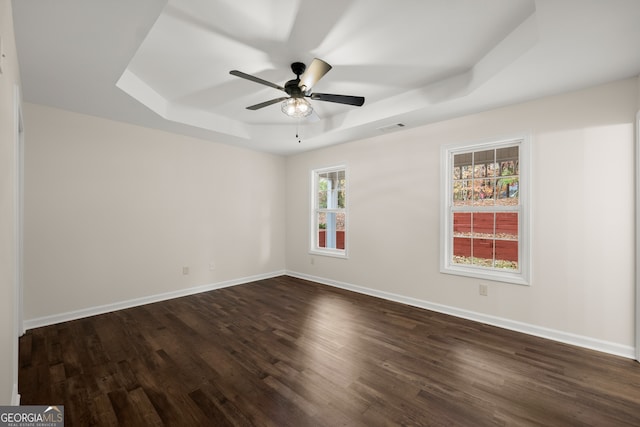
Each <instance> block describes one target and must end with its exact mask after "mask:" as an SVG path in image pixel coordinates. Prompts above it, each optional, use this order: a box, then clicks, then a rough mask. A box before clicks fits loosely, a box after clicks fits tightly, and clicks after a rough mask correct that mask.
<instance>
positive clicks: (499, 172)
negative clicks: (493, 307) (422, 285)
mask: <svg viewBox="0 0 640 427" xmlns="http://www.w3.org/2000/svg"><path fill="white" fill-rule="evenodd" d="M526 157H527V156H526V144H525V140H524V139H517V140H511V141H502V142H497V143H483V144H475V145H467V146H460V147H454V148H445V149H443V161H444V162H443V165H444V168H445V169H446V171H445V174H446V175H445V176H444V177H443V178H444V179H443V182H444V183H445V186H446V188H445V191H444V201H443V205H444V211H443V218H444V222H443V230H444V233H443V237H442V244H441V246H442V256H441V271H443V272H445V273H453V274H461V275H468V276H474V277H481V278H487V279H492V280H501V281H508V282H514V283H521V284H522V283H527V281H528V278H527V271H528V270H527V268H528V265H526V264H527V256H528V250H527V246H526V245H527V242H526V221H524V219H525V215H526V210H525V206H526V197H525V198H523V197H522V191H521V183H522V174H521V166H522V165H523V164H524V163H523V161H526Z"/></svg>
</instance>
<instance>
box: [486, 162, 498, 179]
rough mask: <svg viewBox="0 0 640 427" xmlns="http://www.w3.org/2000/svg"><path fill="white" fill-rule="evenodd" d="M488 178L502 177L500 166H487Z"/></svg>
mask: <svg viewBox="0 0 640 427" xmlns="http://www.w3.org/2000/svg"><path fill="white" fill-rule="evenodd" d="M487 176H500V165H499V164H498V163H489V164H488V165H487Z"/></svg>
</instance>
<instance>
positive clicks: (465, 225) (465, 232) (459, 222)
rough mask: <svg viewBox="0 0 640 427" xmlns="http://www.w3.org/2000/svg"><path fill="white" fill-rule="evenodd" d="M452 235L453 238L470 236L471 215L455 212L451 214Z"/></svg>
mask: <svg viewBox="0 0 640 427" xmlns="http://www.w3.org/2000/svg"><path fill="white" fill-rule="evenodd" d="M453 235H454V236H455V237H461V236H462V237H469V236H471V213H469V212H456V213H454V214H453Z"/></svg>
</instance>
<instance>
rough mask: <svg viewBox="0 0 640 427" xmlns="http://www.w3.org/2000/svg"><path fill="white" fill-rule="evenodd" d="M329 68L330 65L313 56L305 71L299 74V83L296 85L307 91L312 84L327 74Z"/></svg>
mask: <svg viewBox="0 0 640 427" xmlns="http://www.w3.org/2000/svg"><path fill="white" fill-rule="evenodd" d="M330 69H331V65H329V64H327V63H326V62H324V61H323V60H322V59H318V58H315V59H314V60H313V61H311V65H309V66H308V67H307V69H306V71H305V72H304V73H302V75H301V76H300V83H298V87H299V88H300V89H302V91H303V92H309V91H310V90H311V88H312V87H313V85H315V84H316V83H318V80H320V79H321V78H322V77H323V76H324V75H325V74H327V73H328V72H329V70H330Z"/></svg>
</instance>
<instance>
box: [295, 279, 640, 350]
mask: <svg viewBox="0 0 640 427" xmlns="http://www.w3.org/2000/svg"><path fill="white" fill-rule="evenodd" d="M286 274H287V275H289V276H292V277H297V278H299V279H304V280H310V281H312V282H317V283H321V284H323V285H329V286H334V287H336V288H340V289H345V290H348V291H353V292H357V293H360V294H365V295H369V296H373V297H377V298H382V299H386V300H389V301H394V302H399V303H401V304H406V305H410V306H414V307H418V308H423V309H426V310H431V311H435V312H438V313H444V314H449V315H452V316H456V317H460V318H463V319H467V320H473V321H475V322H480V323H484V324H487V325H491V326H497V327H499V328H504V329H509V330H512V331H516V332H521V333H525V334H528V335H533V336H537V337H540V338H546V339H550V340H553V341H558V342H562V343H565V344H570V345H575V346H578V347H583V348H587V349H590V350H596V351H601V352H603V353H608V354H612V355H615V356H621V357H625V358H628V359H633V358H634V350H635V349H634V347H633V346H626V345H622V344H618V343H614V342H610V341H604V340H599V339H596V338H592V337H587V336H584V335H577V334H573V333H570V332H564V331H559V330H556V329H550V328H545V327H542V326H537V325H532V324H529V323H524V322H518V321H515V320H510V319H506V318H503V317H497V316H491V315H488V314H484V313H478V312H475V311H470V310H465V309H461V308H456V307H451V306H447V305H443V304H437V303H433V302H429V301H425V300H420V299H417V298H412V297H407V296H403V295H398V294H394V293H391V292H385V291H379V290H376V289H371V288H366V287H364V286H358V285H353V284H350V283H345V282H340V281H337V280H332V279H325V278H323V277H318V276H312V275H310V274H305V273H298V272H295V271H287V273H286Z"/></svg>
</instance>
